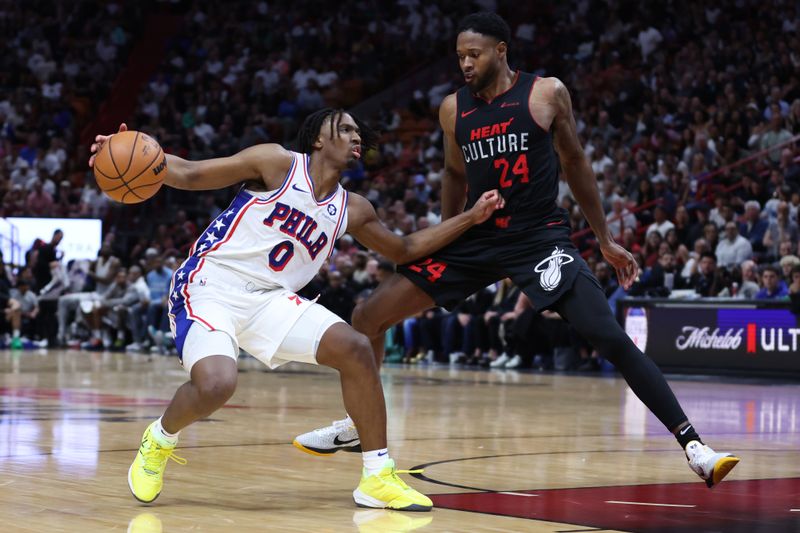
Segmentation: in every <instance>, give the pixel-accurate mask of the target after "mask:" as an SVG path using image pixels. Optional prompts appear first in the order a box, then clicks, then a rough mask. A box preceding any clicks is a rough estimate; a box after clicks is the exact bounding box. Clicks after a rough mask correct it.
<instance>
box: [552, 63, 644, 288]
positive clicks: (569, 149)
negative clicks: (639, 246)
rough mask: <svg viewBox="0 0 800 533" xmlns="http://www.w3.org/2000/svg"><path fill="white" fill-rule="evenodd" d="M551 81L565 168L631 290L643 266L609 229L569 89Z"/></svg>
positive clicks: (555, 128) (606, 252)
mask: <svg viewBox="0 0 800 533" xmlns="http://www.w3.org/2000/svg"><path fill="white" fill-rule="evenodd" d="M550 80H552V82H551V83H552V93H551V95H550V101H551V102H552V103H553V107H554V108H555V116H554V117H553V142H554V145H555V149H556V152H558V157H559V159H560V161H561V168H562V170H563V171H564V175H565V177H566V179H567V183H568V184H569V188H570V189H571V190H572V194H573V195H574V196H575V200H577V201H578V205H579V206H580V207H581V210H582V211H583V216H585V217H586V220H587V221H589V225H590V226H591V227H592V231H594V234H595V236H596V237H597V239H598V242H599V243H600V251H601V252H602V253H603V256H604V257H605V258H606V260H607V261H608V262H609V263H610V264H612V265H613V266H614V268H615V269H616V271H617V277H618V278H619V282H620V285H622V286H623V287H624V288H625V289H628V288H630V286H631V284H632V283H633V281H634V280H635V279H636V277H637V276H638V274H639V267H638V265H637V264H636V261H635V260H634V259H633V256H632V255H631V254H630V253H629V252H628V251H627V250H625V249H624V248H623V247H622V246H620V245H618V244H617V243H616V242H615V241H614V238H613V237H612V235H611V232H609V230H608V225H607V224H606V216H605V213H604V212H603V206H602V203H601V202H600V193H599V192H598V190H597V180H596V179H595V176H594V172H592V167H591V166H589V160H588V159H587V158H586V154H585V153H584V152H583V147H582V146H581V143H580V140H579V139H578V133H577V131H576V127H575V117H574V116H573V115H572V100H571V99H570V96H569V91H567V88H566V87H565V86H564V84H563V83H561V82H560V81H559V80H557V79H555V78H550Z"/></svg>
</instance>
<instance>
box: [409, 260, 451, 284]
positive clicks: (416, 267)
mask: <svg viewBox="0 0 800 533" xmlns="http://www.w3.org/2000/svg"><path fill="white" fill-rule="evenodd" d="M423 267H424V268H425V271H426V272H427V273H428V274H430V275H429V276H428V277H427V280H428V281H429V282H431V283H433V282H435V281H436V280H437V279H439V278H441V277H442V274H444V271H445V269H446V268H447V264H445V263H441V262H439V261H436V262H434V261H433V259H431V258H430V257H429V258H427V259H426V260H424V261H422V262H421V263H416V264H413V265H409V267H408V269H409V270H412V271H414V272H418V273H422V269H423Z"/></svg>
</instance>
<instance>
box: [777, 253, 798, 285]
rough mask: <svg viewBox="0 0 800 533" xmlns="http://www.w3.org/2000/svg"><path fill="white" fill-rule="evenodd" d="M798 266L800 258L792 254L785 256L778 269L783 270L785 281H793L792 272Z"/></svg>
mask: <svg viewBox="0 0 800 533" xmlns="http://www.w3.org/2000/svg"><path fill="white" fill-rule="evenodd" d="M797 265H800V257H797V256H796V255H791V254H786V255H783V256H782V257H781V260H780V261H779V262H778V267H780V269H781V273H782V276H783V279H785V280H787V281H791V280H792V270H794V267H796V266H797Z"/></svg>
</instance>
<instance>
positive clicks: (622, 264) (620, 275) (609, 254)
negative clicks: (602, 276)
mask: <svg viewBox="0 0 800 533" xmlns="http://www.w3.org/2000/svg"><path fill="white" fill-rule="evenodd" d="M600 251H601V252H602V253H603V257H605V258H606V261H608V263H609V264H610V265H611V266H613V267H614V269H615V270H616V271H617V279H618V280H619V284H620V285H622V288H623V289H625V290H626V291H627V290H628V289H630V288H631V285H633V282H634V281H636V278H638V277H639V265H637V264H636V260H635V259H634V258H633V255H631V253H630V252H629V251H628V250H626V249H625V248H623V247H622V246H620V245H619V244H617V243H615V242H610V243H608V244H601V245H600Z"/></svg>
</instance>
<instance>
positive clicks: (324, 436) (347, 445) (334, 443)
mask: <svg viewBox="0 0 800 533" xmlns="http://www.w3.org/2000/svg"><path fill="white" fill-rule="evenodd" d="M292 444H293V445H294V447H295V448H297V449H298V450H300V451H304V452H306V453H310V454H311V455H319V456H322V457H324V456H327V455H331V454H334V453H336V452H338V451H339V450H343V451H346V452H360V451H361V440H360V439H359V437H358V431H357V430H356V426H355V424H353V420H352V419H351V418H350V417H349V416H348V417H347V418H345V419H344V420H334V421H333V423H332V424H331V425H330V426H327V427H324V428H320V429H315V430H313V431H309V432H308V433H303V434H302V435H298V436H297V437H296V438H295V439H294V441H292Z"/></svg>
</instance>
